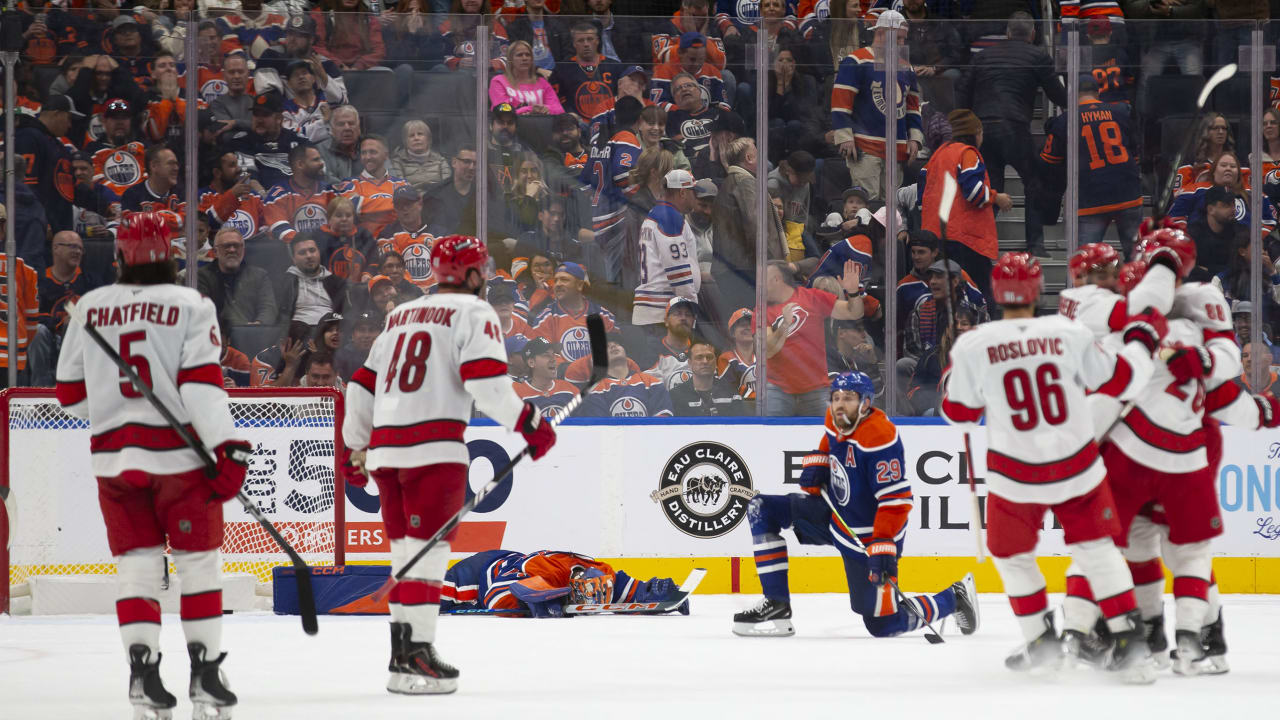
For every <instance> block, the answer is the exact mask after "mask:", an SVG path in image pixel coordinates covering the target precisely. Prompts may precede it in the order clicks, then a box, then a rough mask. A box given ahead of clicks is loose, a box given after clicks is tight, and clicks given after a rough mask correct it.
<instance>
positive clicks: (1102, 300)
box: [1058, 285, 1129, 340]
mask: <svg viewBox="0 0 1280 720" xmlns="http://www.w3.org/2000/svg"><path fill="white" fill-rule="evenodd" d="M1058 314H1059V315H1063V316H1066V317H1069V318H1071V319H1072V320H1075V321H1076V322H1079V323H1083V324H1084V326H1085V327H1087V328H1089V330H1091V331H1092V332H1093V339H1095V340H1102V339H1103V338H1106V337H1109V336H1110V335H1111V333H1114V332H1119V331H1120V330H1121V329H1123V328H1124V326H1125V323H1127V322H1128V321H1129V308H1128V305H1126V304H1125V301H1124V297H1123V296H1121V295H1117V294H1116V293H1114V292H1112V291H1110V290H1106V289H1104V288H1100V287H1098V286H1097V285H1080V286H1078V287H1072V288H1066V289H1064V290H1062V291H1060V292H1059V293H1058Z"/></svg>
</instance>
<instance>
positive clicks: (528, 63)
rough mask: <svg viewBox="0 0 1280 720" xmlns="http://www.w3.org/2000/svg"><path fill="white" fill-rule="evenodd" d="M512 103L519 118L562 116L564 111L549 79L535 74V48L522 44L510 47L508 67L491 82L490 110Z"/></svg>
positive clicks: (508, 49) (518, 41) (508, 50)
mask: <svg viewBox="0 0 1280 720" xmlns="http://www.w3.org/2000/svg"><path fill="white" fill-rule="evenodd" d="M503 103H509V104H510V105H511V107H513V108H515V110H516V114H517V115H560V114H562V113H564V107H562V106H561V105H560V98H558V97H556V91H555V89H553V88H552V87H551V83H549V82H547V79H546V78H544V77H542V76H541V75H538V74H536V73H535V72H534V67H533V48H532V47H530V46H529V43H527V42H525V41H523V40H516V41H515V42H513V43H511V44H510V45H508V46H507V67H506V69H505V70H504V71H503V73H502V74H501V75H495V76H493V80H491V81H489V107H490V108H495V107H497V106H499V105H501V104H503Z"/></svg>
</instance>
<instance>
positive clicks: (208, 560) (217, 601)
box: [173, 549, 222, 660]
mask: <svg viewBox="0 0 1280 720" xmlns="http://www.w3.org/2000/svg"><path fill="white" fill-rule="evenodd" d="M173 564H174V565H175V566H177V569H178V581H179V583H180V584H181V586H182V604H181V612H182V632H183V634H184V635H186V637H187V643H188V644H190V643H200V644H201V645H204V647H205V657H206V658H209V659H211V660H212V659H216V658H217V657H218V655H220V654H221V653H222V553H221V552H219V551H218V550H216V549H215V550H203V551H200V552H184V551H180V550H175V551H174V553H173Z"/></svg>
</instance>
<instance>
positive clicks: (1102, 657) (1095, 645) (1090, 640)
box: [1062, 630, 1111, 669]
mask: <svg viewBox="0 0 1280 720" xmlns="http://www.w3.org/2000/svg"><path fill="white" fill-rule="evenodd" d="M1110 636H1111V634H1110V633H1107V637H1108V638H1110ZM1062 651H1063V653H1064V654H1066V656H1067V658H1068V659H1070V660H1073V661H1075V662H1076V663H1078V664H1080V665H1087V666H1089V667H1092V668H1098V669H1102V668H1104V667H1106V665H1107V661H1108V659H1109V658H1110V657H1111V642H1110V640H1108V639H1103V638H1102V637H1099V636H1098V635H1097V634H1096V633H1083V632H1080V631H1079V630H1064V631H1063V632H1062Z"/></svg>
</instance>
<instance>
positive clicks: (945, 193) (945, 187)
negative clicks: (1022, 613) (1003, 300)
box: [938, 171, 987, 563]
mask: <svg viewBox="0 0 1280 720" xmlns="http://www.w3.org/2000/svg"><path fill="white" fill-rule="evenodd" d="M958 189H959V185H958V184H957V183H956V179H955V177H953V176H952V175H951V173H950V172H949V171H948V172H946V173H944V174H943V176H942V204H941V205H940V206H939V207H938V229H939V230H940V231H941V232H942V237H941V238H939V239H938V249H939V250H941V251H942V265H943V267H945V268H946V270H947V290H948V294H950V289H951V259H950V258H948V257H947V221H949V220H950V219H951V206H952V205H953V204H954V203H955V200H956V191H957V190H958ZM963 280H964V276H961V281H962V282H963ZM961 292H963V289H962V290H961ZM956 297H958V294H957V295H954V296H951V297H950V299H949V300H948V301H947V323H948V325H949V327H950V329H951V342H952V343H955V341H956V308H955V300H956ZM949 361H950V358H942V364H943V366H949V365H950V362H949ZM963 432H964V457H965V460H966V461H967V463H968V467H967V469H968V471H969V501H970V512H971V513H972V517H973V539H974V543H975V545H976V547H977V552H976V553H975V554H974V557H976V558H977V559H978V562H980V563H981V562H984V561H985V560H986V559H987V554H986V551H985V549H984V548H983V543H982V509H981V507H979V503H978V485H977V483H976V482H975V481H974V479H973V453H972V452H970V451H969V431H968V430H964V431H963Z"/></svg>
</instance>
